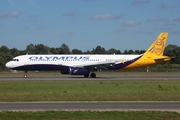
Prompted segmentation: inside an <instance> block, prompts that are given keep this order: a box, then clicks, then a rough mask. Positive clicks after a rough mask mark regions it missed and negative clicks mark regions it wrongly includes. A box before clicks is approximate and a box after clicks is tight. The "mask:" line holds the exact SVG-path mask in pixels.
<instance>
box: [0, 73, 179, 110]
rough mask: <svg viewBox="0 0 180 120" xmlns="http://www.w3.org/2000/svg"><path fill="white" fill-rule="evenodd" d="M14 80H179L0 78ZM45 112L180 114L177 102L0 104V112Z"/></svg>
mask: <svg viewBox="0 0 180 120" xmlns="http://www.w3.org/2000/svg"><path fill="white" fill-rule="evenodd" d="M7 80H8V81H16V80H60V81H61V80H180V75H179V74H175V75H173V74H160V75H159V74H157V75H156V74H155V75H146V74H145V75H98V77H97V78H84V77H83V76H70V75H55V76H53V75H50V76H48V75H47V76H38V75H36V76H30V75H29V77H28V78H23V77H22V76H0V81H7ZM6 110H7V111H45V110H67V111H68V110H82V111H83V110H97V111H128V110H131V111H139V110H140V111H141V110H148V111H149V110H158V111H176V112H179V113H180V101H178V102H144V101H143V102H142V101H139V102H128V101H126V102H113V101H112V102H7V103H6V102H1V103H0V111H6Z"/></svg>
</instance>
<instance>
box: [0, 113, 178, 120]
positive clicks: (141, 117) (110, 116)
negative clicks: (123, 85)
mask: <svg viewBox="0 0 180 120" xmlns="http://www.w3.org/2000/svg"><path fill="white" fill-rule="evenodd" d="M12 119H13V120H179V119H180V114H178V113H175V112H154V111H151V112H146V111H137V112H118V111H111V112H110V111H108V112H97V111H84V112H83V111H71V112H67V111H46V112H8V111H6V112H5V111H4V112H0V120H12Z"/></svg>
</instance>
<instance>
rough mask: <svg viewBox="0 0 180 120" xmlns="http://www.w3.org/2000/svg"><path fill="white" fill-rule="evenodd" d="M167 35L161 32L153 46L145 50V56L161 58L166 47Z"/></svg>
mask: <svg viewBox="0 0 180 120" xmlns="http://www.w3.org/2000/svg"><path fill="white" fill-rule="evenodd" d="M167 37H168V33H167V32H163V33H161V34H160V35H159V36H158V37H157V38H156V40H155V41H154V42H153V44H152V45H151V46H150V47H149V48H148V49H147V51H146V52H145V54H146V55H151V56H163V53H164V49H165V46H166V41H167Z"/></svg>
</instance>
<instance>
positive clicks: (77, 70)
mask: <svg viewBox="0 0 180 120" xmlns="http://www.w3.org/2000/svg"><path fill="white" fill-rule="evenodd" d="M69 74H71V75H87V74H89V71H88V70H87V69H86V68H76V67H70V68H69Z"/></svg>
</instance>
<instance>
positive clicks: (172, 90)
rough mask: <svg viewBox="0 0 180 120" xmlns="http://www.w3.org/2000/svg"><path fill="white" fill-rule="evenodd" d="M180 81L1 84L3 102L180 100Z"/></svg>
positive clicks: (5, 82)
mask: <svg viewBox="0 0 180 120" xmlns="http://www.w3.org/2000/svg"><path fill="white" fill-rule="evenodd" d="M179 86H180V81H179V80H158V81H155V80H145V81H143V80H137V81H133V80H132V81H130V80H128V81H125V80H124V81H123V80H121V81H82V80H81V81H73V80H72V81H0V102H24V101H26V102H30V101H180V94H179V93H180V87H179Z"/></svg>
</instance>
